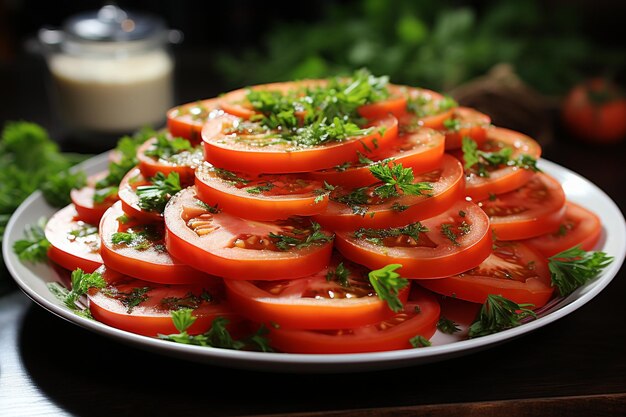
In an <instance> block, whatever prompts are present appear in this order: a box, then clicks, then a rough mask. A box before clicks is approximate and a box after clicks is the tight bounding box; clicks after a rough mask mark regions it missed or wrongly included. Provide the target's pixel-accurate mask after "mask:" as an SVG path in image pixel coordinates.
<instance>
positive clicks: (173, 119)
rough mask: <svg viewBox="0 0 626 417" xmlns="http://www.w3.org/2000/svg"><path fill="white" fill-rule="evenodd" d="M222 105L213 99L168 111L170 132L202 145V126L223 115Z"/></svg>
mask: <svg viewBox="0 0 626 417" xmlns="http://www.w3.org/2000/svg"><path fill="white" fill-rule="evenodd" d="M220 103H221V100H220V99H218V98H211V99H208V100H202V101H199V102H193V103H187V104H183V105H180V106H176V107H173V108H171V109H170V110H168V111H167V129H168V131H169V132H170V134H171V135H172V136H174V137H182V138H185V139H188V140H189V141H191V142H192V143H194V144H198V143H200V142H201V141H202V137H201V136H200V132H201V131H202V126H204V124H205V123H206V122H207V121H208V120H210V119H212V118H214V117H217V116H219V115H221V114H223V111H222V110H221V107H220ZM147 175H148V176H150V174H147Z"/></svg>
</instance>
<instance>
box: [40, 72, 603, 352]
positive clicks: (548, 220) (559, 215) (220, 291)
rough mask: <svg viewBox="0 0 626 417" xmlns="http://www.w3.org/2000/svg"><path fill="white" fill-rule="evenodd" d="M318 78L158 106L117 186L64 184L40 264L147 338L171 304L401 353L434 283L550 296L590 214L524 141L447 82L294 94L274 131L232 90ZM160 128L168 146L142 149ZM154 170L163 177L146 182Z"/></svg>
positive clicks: (427, 327)
mask: <svg viewBox="0 0 626 417" xmlns="http://www.w3.org/2000/svg"><path fill="white" fill-rule="evenodd" d="M355 83H356V81H353V80H350V79H344V80H342V83H335V84H334V85H333V88H332V89H329V90H328V91H329V94H336V95H337V97H340V99H341V97H342V95H341V94H344V95H347V94H349V93H350V92H352V91H353V90H354V89H355ZM328 85H329V82H327V81H326V80H313V81H303V82H290V83H278V84H268V85H263V86H256V87H253V88H252V89H244V90H237V91H234V92H231V93H227V94H225V95H223V96H221V97H220V98H214V99H208V100H204V101H198V102H195V103H189V104H185V105H182V106H179V107H176V108H174V109H172V110H170V111H169V112H168V113H167V117H168V132H164V133H163V134H162V136H160V137H159V138H153V139H151V140H149V141H147V142H146V143H145V144H144V145H143V146H140V148H139V151H138V155H137V159H138V161H139V164H138V165H137V166H136V167H135V168H134V169H132V170H131V171H129V172H128V173H127V174H126V176H125V177H124V179H123V180H122V181H121V183H120V184H119V190H118V195H112V196H108V197H107V198H105V200H104V201H101V202H100V203H98V204H93V200H90V197H89V196H90V195H93V183H94V182H95V181H96V180H97V178H96V177H94V178H93V179H92V187H91V189H90V187H87V188H86V189H83V190H80V191H78V190H77V191H75V192H74V193H73V201H74V203H73V204H72V205H70V206H68V207H66V208H64V209H62V210H60V211H59V212H58V213H57V214H56V215H54V217H52V218H51V219H50V221H49V222H48V225H47V228H46V237H47V238H48V239H49V241H50V242H51V249H50V252H49V256H50V259H51V260H52V261H54V262H56V263H58V264H59V265H61V266H62V267H63V268H66V269H69V270H72V269H75V268H78V267H80V268H82V269H83V270H85V271H94V270H98V271H99V272H101V273H102V274H103V276H104V277H105V280H106V282H107V286H106V287H105V288H103V289H100V290H94V289H92V291H91V292H90V294H89V307H90V310H91V313H92V314H93V317H94V318H95V319H96V320H99V321H102V322H104V323H107V324H109V325H111V326H114V327H117V328H120V329H124V330H127V331H130V332H134V333H139V334H142V335H147V336H153V337H154V336H157V335H159V334H171V333H175V332H176V329H175V328H174V325H173V323H172V320H171V313H172V312H173V311H176V310H179V309H182V308H189V309H191V310H192V311H193V313H192V314H193V315H194V316H195V317H197V320H196V321H195V322H194V325H193V326H192V327H191V328H189V329H188V330H187V331H188V333H189V334H192V335H193V334H200V333H203V332H206V331H207V330H208V329H209V328H210V327H211V323H212V321H213V320H214V319H215V318H216V317H224V318H226V319H227V320H228V323H229V324H228V329H229V331H230V332H231V333H232V334H233V335H241V334H245V333H246V332H248V331H250V330H253V329H255V328H258V326H259V325H265V326H266V327H267V328H268V329H269V334H268V338H269V341H270V345H271V347H272V348H273V349H274V350H276V351H280V352H300V353H354V352H372V351H386V350H394V349H406V348H411V347H415V343H414V342H413V341H414V340H416V337H418V336H419V337H420V338H419V340H422V341H423V340H426V341H427V340H428V339H430V338H431V337H432V336H433V335H434V334H435V332H436V330H437V323H438V321H439V320H440V318H441V316H442V313H441V308H440V301H441V299H442V298H441V296H448V297H452V298H456V299H457V300H463V301H465V302H467V303H476V304H481V303H484V302H485V300H486V298H487V296H488V295H490V294H497V295H502V296H503V297H505V298H508V299H510V300H512V301H514V302H516V303H519V304H526V303H530V304H532V305H533V306H534V307H533V308H539V307H541V306H543V305H545V304H546V303H547V302H548V301H549V300H550V299H551V298H552V297H553V296H554V291H553V287H552V285H551V282H550V273H549V270H548V267H547V257H548V256H551V255H553V254H555V253H557V252H559V251H561V250H563V249H567V248H570V247H572V246H574V245H577V244H582V245H583V247H584V248H585V249H592V248H593V247H594V246H595V245H596V243H597V241H598V238H599V234H600V229H601V224H600V220H599V219H598V218H597V216H595V215H594V214H593V213H591V212H589V211H588V210H587V209H585V208H583V207H581V206H578V205H575V204H573V203H570V202H566V198H565V194H564V192H563V190H562V188H561V185H560V184H559V183H558V181H556V180H555V179H554V178H552V177H550V176H549V175H548V174H546V173H543V172H540V170H538V169H537V168H536V165H535V164H534V163H533V161H534V162H536V160H537V159H538V158H539V157H540V154H541V148H540V146H539V144H538V143H537V142H536V141H534V140H533V139H532V138H529V137H528V136H526V135H523V134H521V133H519V132H515V131H512V130H508V129H504V128H500V127H495V126H493V125H491V121H490V118H489V117H488V116H487V115H484V114H482V113H480V112H478V111H477V110H474V109H471V108H463V107H459V106H458V105H457V104H456V103H455V102H454V101H453V100H451V99H450V98H449V97H444V96H443V95H441V94H439V93H436V92H434V91H430V90H425V89H420V88H415V87H409V86H398V85H392V84H387V85H384V86H382V87H380V86H378V88H380V91H382V93H381V94H379V95H378V96H376V95H371V96H369V97H368V98H366V99H364V100H363V101H362V102H360V105H359V106H358V107H357V108H356V113H354V114H350V115H346V116H345V117H344V118H343V119H335V121H334V122H333V124H330V125H329V124H328V123H329V121H327V120H326V119H321V118H316V114H315V112H316V111H317V109H316V108H309V107H302V108H300V107H298V105H295V104H294V108H295V109H296V110H295V111H294V112H292V113H293V114H291V116H292V118H291V119H289V120H290V123H293V124H294V126H295V127H293V126H292V130H291V131H290V132H292V134H293V135H292V136H288V135H286V134H285V131H286V130H287V129H286V128H284V126H278V127H277V126H275V125H272V123H274V122H275V121H276V119H277V118H278V117H283V116H281V115H277V114H276V113H272V109H271V108H270V107H271V106H269V105H267V102H264V101H262V100H260V99H259V98H258V97H256V96H255V98H254V99H253V97H252V96H251V92H255V93H257V94H268V96H267V97H270V98H272V99H276V98H278V99H281V100H284V99H286V98H290V99H291V100H294V103H296V104H297V103H305V102H307V101H306V100H308V94H312V93H311V91H313V92H314V93H315V94H317V96H316V97H318V98H317V99H319V94H320V91H324V90H323V89H324V88H329V87H328ZM342 89H343V90H342ZM262 97H263V96H262ZM372 97H373V98H372ZM309 101H313V102H314V99H311V100H309ZM326 103H327V102H326ZM286 120H287V119H286ZM319 120H322V121H321V122H320V121H319ZM353 122H354V123H353ZM315 123H317V125H314V124H315ZM324 123H326V124H324ZM343 123H345V124H343ZM348 123H351V124H350V125H349V126H348ZM352 123H353V124H352ZM310 126H314V127H316V128H317V129H321V128H324V129H327V131H325V132H329V133H324V134H322V135H321V136H320V137H321V138H322V140H321V141H320V142H319V143H310V142H298V141H296V140H294V139H293V137H295V136H297V135H300V136H298V140H301V141H305V140H310V137H309V136H306V134H304V133H302V132H305V133H306V132H308V130H306V129H307V128H308V127H310ZM320 126H321V128H320ZM329 126H330V127H329ZM342 129H343V130H342ZM350 129H352V130H350ZM311 131H313V132H314V130H313V129H311ZM337 132H339V133H337ZM342 132H348V134H343V136H341V133H342ZM350 132H352V133H350ZM333 134H334V135H339V136H336V137H335V139H331V140H327V138H328V137H330V136H329V135H333ZM324 135H327V136H324ZM174 140H176V141H179V142H178V143H180V141H182V140H187V141H188V143H187V145H188V146H187V145H185V146H178V145H177V146H172V147H171V149H170V150H169V151H168V152H167V153H164V154H159V153H158V152H156V151H155V150H156V149H157V148H158V146H161V145H162V144H163V143H165V144H167V143H168V141H174ZM159 144H161V145H159ZM183 153H185V154H184V155H183ZM193 155H196V156H197V155H200V156H201V157H200V160H198V158H197V157H193ZM99 175H100V176H102V175H105V173H101V174H99ZM163 184H166V185H167V184H169V186H170V187H172V188H171V189H170V191H169V192H161V194H156V195H153V194H151V193H152V192H153V191H154V189H155V188H158V187H160V186H162V185H163ZM172 184H174V185H172ZM176 187H178V188H176ZM145 195H148V196H149V198H148V199H147V200H146V199H145V198H143V196H145ZM85 196H87V197H85ZM159 198H160V199H161V200H159ZM118 199H119V200H120V201H117V200H118ZM116 201H117V202H116ZM146 201H147V202H146ZM159 201H160V203H159ZM390 265H400V267H399V268H397V273H398V274H400V275H401V277H403V278H406V279H408V280H409V284H408V285H406V286H404V287H403V288H400V289H398V291H397V294H395V295H394V297H395V300H396V301H398V302H399V303H400V304H399V305H400V307H397V305H396V308H392V306H391V303H390V302H389V300H388V299H387V298H386V297H384V296H383V294H378V293H377V291H376V289H375V287H374V285H373V283H372V280H371V279H370V276H371V274H372V271H379V270H383V269H385V268H386V267H388V266H390Z"/></svg>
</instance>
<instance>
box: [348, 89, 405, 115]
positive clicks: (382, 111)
mask: <svg viewBox="0 0 626 417" xmlns="http://www.w3.org/2000/svg"><path fill="white" fill-rule="evenodd" d="M405 109H406V97H405V96H403V95H400V94H396V95H394V94H392V95H391V96H390V97H389V98H387V99H386V100H382V101H379V102H377V103H370V104H365V105H363V106H361V107H359V108H358V110H357V111H358V112H359V115H360V116H362V117H365V118H366V119H369V120H374V119H382V118H384V117H387V115H389V114H393V115H394V116H396V117H399V116H401V115H402V114H404V112H405Z"/></svg>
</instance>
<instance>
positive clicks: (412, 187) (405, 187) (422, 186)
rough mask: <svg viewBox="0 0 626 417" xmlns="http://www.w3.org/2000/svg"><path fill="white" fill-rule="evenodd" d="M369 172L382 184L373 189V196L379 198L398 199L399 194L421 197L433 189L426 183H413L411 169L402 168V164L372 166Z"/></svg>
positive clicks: (413, 178)
mask: <svg viewBox="0 0 626 417" xmlns="http://www.w3.org/2000/svg"><path fill="white" fill-rule="evenodd" d="M369 170H370V172H371V173H372V175H374V177H376V179H378V180H379V181H382V182H383V183H384V184H383V185H380V186H378V187H376V188H375V189H374V194H376V195H378V196H379V197H381V198H391V197H399V196H400V195H401V194H400V193H402V194H406V195H422V194H423V193H424V191H431V190H432V189H433V187H432V185H431V184H430V183H428V182H418V183H414V182H413V181H414V180H415V177H414V176H413V169H412V168H404V167H403V166H402V164H396V163H394V164H393V166H389V164H388V163H384V162H383V163H378V164H374V165H372V166H371V167H370V168H369Z"/></svg>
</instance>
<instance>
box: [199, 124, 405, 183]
mask: <svg viewBox="0 0 626 417" xmlns="http://www.w3.org/2000/svg"><path fill="white" fill-rule="evenodd" d="M242 123H243V120H242V119H240V118H238V117H235V116H231V115H224V116H221V117H217V118H215V119H213V120H211V121H209V122H208V123H207V124H206V125H205V126H204V129H203V130H202V138H203V140H204V151H205V159H206V160H207V161H208V162H210V163H211V164H213V165H215V166H217V167H220V168H224V169H227V170H230V171H246V172H250V173H266V174H283V173H296V172H308V171H316V170H320V169H325V168H331V167H334V166H335V165H339V164H341V163H343V162H345V161H353V162H356V161H358V154H357V151H361V152H365V151H367V150H369V149H375V148H377V147H379V146H380V147H381V148H382V147H386V146H388V145H389V144H390V143H391V142H392V141H393V140H395V139H396V136H397V134H398V120H397V119H396V118H395V117H393V116H388V117H386V118H384V119H379V120H376V121H373V122H372V123H370V124H369V125H367V126H366V128H371V129H369V130H368V132H369V133H365V134H363V135H361V136H355V137H349V138H347V139H345V140H342V141H338V142H332V143H328V144H325V145H320V146H308V147H302V146H294V145H292V144H291V143H289V141H288V140H285V139H282V138H281V137H280V135H278V133H277V132H272V131H268V130H265V129H264V128H260V125H259V124H258V123H252V124H251V122H246V123H248V124H251V125H254V126H255V127H254V129H259V128H260V129H261V131H259V132H253V133H250V132H248V131H246V132H247V133H244V134H240V133H237V132H236V130H237V129H239V128H241V126H243V125H242ZM238 126H239V127H238ZM246 129H247V128H246ZM251 129H253V128H251ZM242 161H245V163H244V164H242Z"/></svg>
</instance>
